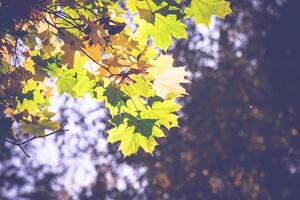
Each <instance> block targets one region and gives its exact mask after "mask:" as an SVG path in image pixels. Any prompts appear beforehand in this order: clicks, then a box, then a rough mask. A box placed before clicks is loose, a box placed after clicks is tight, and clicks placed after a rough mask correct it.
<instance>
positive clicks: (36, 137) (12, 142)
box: [4, 124, 69, 158]
mask: <svg viewBox="0 0 300 200" xmlns="http://www.w3.org/2000/svg"><path fill="white" fill-rule="evenodd" d="M65 125H66V124H64V125H63V126H62V127H61V128H60V129H58V130H56V131H53V132H51V133H48V134H46V135H42V136H34V137H32V138H30V139H28V140H25V141H23V142H19V143H17V142H14V141H11V140H9V139H4V141H5V142H8V143H10V144H13V145H16V146H18V147H19V148H20V149H21V150H22V151H23V153H24V154H25V155H26V156H27V157H28V158H30V155H29V154H28V153H27V152H26V151H25V149H24V148H23V147H22V146H23V145H25V144H27V143H29V142H31V141H32V140H35V139H38V138H46V137H48V136H51V135H54V134H56V133H59V132H64V131H69V130H68V129H64V126H65Z"/></svg>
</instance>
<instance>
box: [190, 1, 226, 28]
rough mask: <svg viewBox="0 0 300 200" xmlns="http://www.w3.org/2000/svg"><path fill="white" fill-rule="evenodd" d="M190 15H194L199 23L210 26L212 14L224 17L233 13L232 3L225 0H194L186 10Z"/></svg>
mask: <svg viewBox="0 0 300 200" xmlns="http://www.w3.org/2000/svg"><path fill="white" fill-rule="evenodd" d="M185 13H186V14H187V16H188V17H194V19H195V21H196V23H197V24H204V25H205V26H207V27H208V26H209V24H210V22H211V16H213V15H216V16H218V17H220V18H222V19H224V18H225V16H226V15H228V14H230V13H231V9H230V3H229V2H226V1H224V0H192V2H191V5H190V7H188V8H187V9H186V10H185Z"/></svg>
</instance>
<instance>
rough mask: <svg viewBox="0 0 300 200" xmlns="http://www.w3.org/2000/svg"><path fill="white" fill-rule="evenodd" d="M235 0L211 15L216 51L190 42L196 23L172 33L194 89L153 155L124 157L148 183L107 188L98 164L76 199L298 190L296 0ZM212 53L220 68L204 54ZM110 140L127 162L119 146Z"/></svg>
mask: <svg viewBox="0 0 300 200" xmlns="http://www.w3.org/2000/svg"><path fill="white" fill-rule="evenodd" d="M232 5H233V13H234V14H233V15H232V16H231V17H230V18H229V20H228V21H227V22H226V24H223V23H222V24H220V25H217V26H218V27H217V28H218V29H219V30H220V35H219V37H218V38H213V39H211V40H210V42H212V43H217V45H218V56H217V57H215V56H214V55H210V54H209V52H206V51H205V50H202V49H197V48H195V45H194V44H192V43H195V42H201V41H203V40H204V37H202V36H201V35H200V36H199V32H197V28H196V27H194V26H193V25H190V27H189V38H190V40H189V41H191V42H187V41H181V42H177V45H176V48H175V49H174V55H175V56H174V57H175V58H177V62H178V63H179V64H186V63H188V68H189V69H190V71H191V72H192V75H193V76H192V85H191V87H190V88H189V93H190V94H191V96H190V97H189V98H185V99H182V103H183V104H184V110H183V113H182V115H183V118H182V120H181V129H177V130H176V131H172V132H171V133H169V134H168V135H169V137H168V139H163V140H160V145H159V147H158V148H157V150H156V151H155V152H154V156H153V157H151V156H148V155H144V154H139V155H138V158H136V157H135V158H127V159H126V163H128V164H130V165H131V166H135V167H136V166H143V167H146V168H147V171H146V173H144V174H143V176H141V177H140V178H139V181H140V182H143V181H147V183H148V184H147V186H146V187H145V190H144V192H143V193H142V194H140V193H138V192H137V190H136V189H134V188H133V187H132V186H131V185H130V184H129V183H128V185H127V189H126V190H125V192H120V191H119V190H118V189H116V188H113V189H109V188H108V187H107V179H106V178H105V174H106V173H107V172H108V171H109V170H111V168H109V167H108V168H107V167H104V166H102V167H101V166H100V167H99V166H98V168H97V169H98V175H97V178H96V181H95V183H94V184H93V185H91V186H90V188H85V189H83V190H82V192H81V194H80V196H79V197H78V198H79V199H96V200H97V199H107V198H111V199H158V200H159V199H176V200H194V199H200V200H201V199H205V200H206V199H208V200H298V199H299V195H300V193H299V187H300V171H299V170H300V143H299V142H300V135H299V130H300V123H299V121H300V95H299V91H300V68H299V65H300V57H299V55H300V48H299V44H300V37H299V36H300V30H299V27H298V26H297V24H298V19H299V18H300V13H299V11H298V6H299V2H298V1H297V0H286V1H275V0H265V1H254V0H240V1H237V0H234V1H232ZM212 58H213V59H214V60H216V63H215V64H214V65H215V67H216V68H210V67H207V66H206V64H205V62H203V60H205V59H212ZM91 148H92V147H91ZM109 148H110V154H113V155H115V157H116V159H117V163H118V164H121V163H123V162H124V161H123V159H121V157H120V154H119V153H117V146H115V145H110V146H109ZM95 159H96V157H95ZM1 171H2V173H1V179H0V180H1V181H0V182H1V183H0V184H3V182H6V183H7V182H10V181H11V182H12V181H14V182H13V183H14V184H17V183H20V182H21V181H19V180H12V177H13V175H11V176H7V177H5V178H2V177H3V176H4V174H5V171H4V170H1ZM116 176H117V175H116ZM45 178H47V177H45ZM37 180H38V179H37ZM49 180H51V179H49ZM44 184H45V185H47V184H49V182H46V183H44ZM45 187H46V186H45ZM53 188H54V187H53V186H52V187H51V190H54V189H53ZM51 190H50V189H49V190H48V189H47V192H49V191H51ZM50 193H51V192H50ZM45 194H46V193H45ZM0 198H1V195H0ZM31 199H38V198H33V197H32V198H31ZM43 199H47V197H45V198H43ZM48 199H55V198H52V197H49V198H48Z"/></svg>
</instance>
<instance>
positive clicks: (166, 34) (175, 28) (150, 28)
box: [135, 13, 187, 50]
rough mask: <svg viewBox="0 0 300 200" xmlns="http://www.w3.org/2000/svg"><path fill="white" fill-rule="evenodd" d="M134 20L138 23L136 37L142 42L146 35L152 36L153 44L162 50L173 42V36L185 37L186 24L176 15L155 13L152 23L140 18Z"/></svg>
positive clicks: (146, 37)
mask: <svg viewBox="0 0 300 200" xmlns="http://www.w3.org/2000/svg"><path fill="white" fill-rule="evenodd" d="M135 22H137V23H138V24H139V28H138V30H137V33H136V38H137V39H140V40H141V41H142V42H144V41H147V40H148V36H152V37H153V40H154V43H155V45H156V46H158V47H160V48H161V49H163V50H167V49H168V48H169V46H170V45H171V44H173V37H174V38H177V39H182V38H187V33H186V25H185V24H184V23H182V22H180V21H178V20H177V17H176V15H167V16H163V15H161V14H159V13H156V14H155V21H154V24H152V23H148V22H146V21H145V20H142V19H140V20H139V19H136V20H135Z"/></svg>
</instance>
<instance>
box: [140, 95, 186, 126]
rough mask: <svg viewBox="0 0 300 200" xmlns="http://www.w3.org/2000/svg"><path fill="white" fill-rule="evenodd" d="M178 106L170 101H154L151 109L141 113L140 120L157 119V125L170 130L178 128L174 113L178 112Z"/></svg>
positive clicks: (176, 117)
mask: <svg viewBox="0 0 300 200" xmlns="http://www.w3.org/2000/svg"><path fill="white" fill-rule="evenodd" d="M180 107H181V106H180V105H179V104H177V103H176V102H174V101H172V100H166V101H163V102H159V101H155V102H154V103H153V104H152V107H151V109H148V110H144V111H143V112H141V117H142V118H149V119H157V123H156V124H159V125H163V126H165V127H166V128H168V129H170V128H172V127H177V126H178V121H177V120H178V116H177V115H176V114H174V112H178V111H179V109H180Z"/></svg>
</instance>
